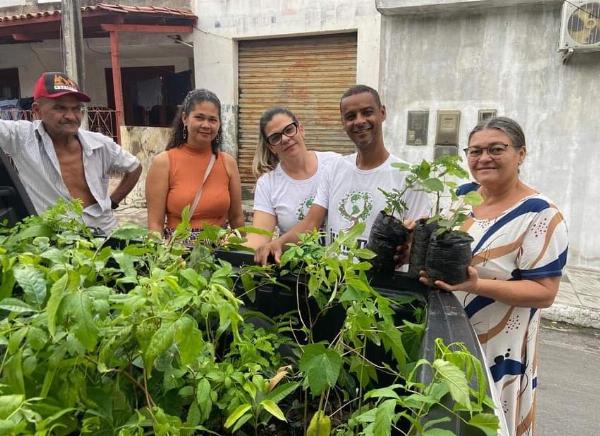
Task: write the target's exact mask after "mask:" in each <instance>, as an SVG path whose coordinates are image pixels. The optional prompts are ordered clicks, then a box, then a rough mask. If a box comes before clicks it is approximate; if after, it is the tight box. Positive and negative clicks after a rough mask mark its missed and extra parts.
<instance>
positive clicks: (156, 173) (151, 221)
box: [146, 152, 169, 234]
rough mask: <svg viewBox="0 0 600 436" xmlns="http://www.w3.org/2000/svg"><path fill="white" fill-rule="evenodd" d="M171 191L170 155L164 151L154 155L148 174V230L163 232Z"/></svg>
mask: <svg viewBox="0 0 600 436" xmlns="http://www.w3.org/2000/svg"><path fill="white" fill-rule="evenodd" d="M168 192H169V156H168V155H167V153H166V152H162V153H160V154H158V155H156V156H155V157H154V159H153V160H152V164H151V165H150V168H149V169H148V175H147V176H146V207H147V210H148V230H150V231H155V232H159V233H161V234H162V232H163V229H164V226H165V214H166V210H167V193H168Z"/></svg>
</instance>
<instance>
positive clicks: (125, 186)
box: [110, 164, 142, 204]
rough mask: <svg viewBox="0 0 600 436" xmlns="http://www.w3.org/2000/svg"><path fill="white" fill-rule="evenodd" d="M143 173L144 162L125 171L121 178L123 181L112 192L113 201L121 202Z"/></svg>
mask: <svg viewBox="0 0 600 436" xmlns="http://www.w3.org/2000/svg"><path fill="white" fill-rule="evenodd" d="M141 174H142V164H140V165H138V166H137V168H136V169H134V170H133V171H130V172H128V173H125V174H124V175H123V177H122V178H121V182H120V183H119V184H118V185H117V187H116V188H115V189H114V191H113V192H112V193H111V194H110V199H111V201H112V202H113V203H116V204H119V203H120V202H121V201H122V200H123V199H124V198H125V197H126V196H127V194H129V193H130V192H131V190H132V189H133V188H134V187H135V185H136V184H137V182H138V180H139V179H140V175H141Z"/></svg>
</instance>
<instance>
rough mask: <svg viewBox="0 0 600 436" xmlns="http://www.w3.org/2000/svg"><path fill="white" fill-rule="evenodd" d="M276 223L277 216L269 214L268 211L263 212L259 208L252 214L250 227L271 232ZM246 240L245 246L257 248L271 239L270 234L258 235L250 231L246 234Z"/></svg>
mask: <svg viewBox="0 0 600 436" xmlns="http://www.w3.org/2000/svg"><path fill="white" fill-rule="evenodd" d="M276 225H277V218H276V217H275V215H271V214H270V213H267V212H263V211H261V210H255V211H254V214H253V215H252V227H257V228H259V229H263V230H267V231H269V232H272V231H273V230H275V226H276ZM246 238H247V242H246V244H245V245H246V246H247V247H250V248H254V249H256V248H258V247H260V246H261V245H264V244H266V243H268V242H269V241H270V240H271V237H270V236H267V235H259V234H258V233H250V232H248V233H247V234H246Z"/></svg>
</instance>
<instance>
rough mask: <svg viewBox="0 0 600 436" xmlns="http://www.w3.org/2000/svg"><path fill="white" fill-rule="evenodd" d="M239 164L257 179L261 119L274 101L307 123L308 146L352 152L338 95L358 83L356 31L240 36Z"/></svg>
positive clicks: (247, 177)
mask: <svg viewBox="0 0 600 436" xmlns="http://www.w3.org/2000/svg"><path fill="white" fill-rule="evenodd" d="M238 68H239V75H238V80H239V93H240V94H239V119H238V120H239V132H238V140H239V161H238V163H239V166H240V173H241V176H242V182H244V183H254V182H255V178H254V176H253V175H252V169H251V166H252V158H253V156H254V150H255V149H256V144H257V142H258V121H259V118H260V115H261V114H262V112H263V111H264V110H266V109H268V108H270V107H272V106H285V107H287V108H289V109H290V110H292V112H294V113H295V114H296V115H297V116H298V118H299V119H300V121H301V122H302V123H303V124H304V126H305V142H306V144H307V146H308V148H310V149H313V150H322V151H337V152H340V153H352V152H354V144H353V143H352V142H351V141H350V140H349V139H348V137H347V136H346V134H345V133H344V131H343V130H342V126H341V122H340V112H339V101H340V96H341V95H342V93H343V92H344V91H345V90H346V89H347V88H349V87H350V86H352V85H354V84H355V83H356V34H355V33H352V34H343V35H328V36H316V37H302V38H285V39H268V40H260V41H240V42H239V58H238Z"/></svg>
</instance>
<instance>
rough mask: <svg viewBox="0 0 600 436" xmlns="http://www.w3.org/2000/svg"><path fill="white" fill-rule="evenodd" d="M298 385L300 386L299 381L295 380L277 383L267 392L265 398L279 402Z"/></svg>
mask: <svg viewBox="0 0 600 436" xmlns="http://www.w3.org/2000/svg"><path fill="white" fill-rule="evenodd" d="M298 386H300V383H297V382H291V383H284V384H282V385H279V386H277V387H276V388H274V389H273V390H272V391H271V392H269V393H268V394H267V400H271V401H273V402H275V403H279V402H280V401H281V400H283V399H284V398H285V397H287V396H288V395H289V394H291V393H292V392H294V391H295V390H296V389H298Z"/></svg>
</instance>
